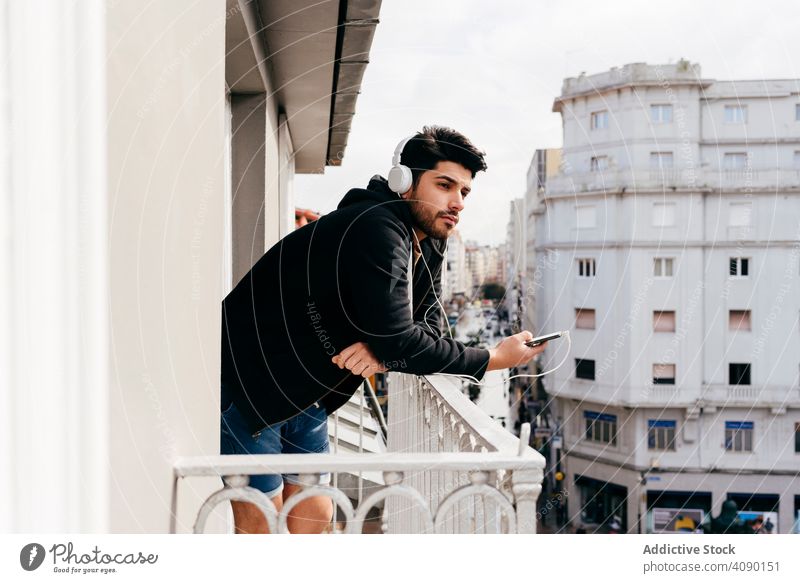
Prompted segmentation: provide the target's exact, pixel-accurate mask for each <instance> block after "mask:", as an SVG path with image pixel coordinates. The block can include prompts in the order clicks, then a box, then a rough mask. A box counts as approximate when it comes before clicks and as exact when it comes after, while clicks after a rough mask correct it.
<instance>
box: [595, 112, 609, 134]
mask: <svg viewBox="0 0 800 583" xmlns="http://www.w3.org/2000/svg"><path fill="white" fill-rule="evenodd" d="M607 127H608V111H606V110H603V111H594V112H592V129H593V130H604V129H606V128H607Z"/></svg>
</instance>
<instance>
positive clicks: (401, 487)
mask: <svg viewBox="0 0 800 583" xmlns="http://www.w3.org/2000/svg"><path fill="white" fill-rule="evenodd" d="M529 434H530V426H529V425H527V424H526V425H525V426H523V431H522V432H521V438H520V439H518V438H516V437H515V436H513V435H512V434H510V433H509V432H507V431H506V430H505V429H503V428H502V427H500V426H499V425H498V424H497V423H496V422H495V421H493V420H492V419H491V418H490V417H489V416H488V415H486V414H485V413H483V412H482V411H481V410H480V409H478V408H477V406H475V405H474V404H473V403H472V402H471V401H470V400H469V399H468V398H467V397H466V396H465V395H464V394H462V393H461V390H460V387H459V381H455V380H451V379H448V378H445V377H436V376H431V377H418V376H415V375H406V374H402V373H390V375H389V421H388V446H389V451H388V452H387V453H379V454H375V453H338V454H275V455H256V456H236V455H226V456H202V457H186V458H180V459H178V460H177V461H176V462H175V464H174V476H173V479H174V483H173V492H172V514H171V522H170V531H171V532H176V512H177V492H178V482H179V480H181V479H185V478H189V477H192V476H219V477H221V478H222V479H223V488H222V489H220V490H218V491H217V492H214V493H213V494H212V495H211V496H209V497H208V498H207V499H206V500H205V502H204V503H203V505H202V506H201V508H200V510H199V511H198V515H197V518H196V521H195V524H194V532H195V533H201V532H203V531H204V529H205V523H206V520H207V519H208V517H209V515H210V514H211V512H212V511H213V509H214V508H215V507H216V506H217V505H218V504H220V503H223V502H226V501H230V500H242V501H247V502H251V503H253V504H255V505H257V506H258V507H259V508H260V509H261V510H262V512H263V513H264V515H265V517H266V519H267V523H268V525H269V528H270V532H281V533H285V532H288V530H287V526H286V525H287V516H288V514H289V512H290V511H291V509H292V508H293V507H294V506H295V505H297V503H299V502H301V501H302V500H304V499H305V498H308V497H309V496H318V495H324V496H329V497H330V498H331V499H332V500H333V501H334V503H335V505H336V506H337V507H338V508H339V515H340V516H341V517H343V519H344V526H343V527H342V528H341V529H337V528H336V523H334V527H333V528H332V529H331V530H332V532H344V533H359V532H361V531H362V528H363V524H364V520H365V518H366V516H367V514H368V513H369V511H370V510H371V509H372V508H373V507H376V506H377V507H380V505H381V504H383V512H382V514H381V516H382V530H383V531H384V532H390V533H399V532H408V533H434V532H436V533H462V532H463V533H473V532H476V533H534V532H536V500H537V498H538V496H539V493H540V492H541V483H542V478H543V470H544V458H543V457H542V456H541V455H540V454H539V453H538V452H536V451H535V450H533V449H531V448H530V447H528V445H527V442H528V436H529ZM324 472H331V473H332V474H333V475H334V477H335V476H337V475H339V474H350V475H353V476H357V475H360V474H362V473H368V472H372V473H374V472H380V473H382V477H383V480H382V481H383V484H382V485H380V487H378V488H377V489H373V490H372V492H371V493H370V494H369V495H368V496H366V497H363V493H362V492H361V488H359V493H358V495H357V496H355V497H354V498H355V500H356V503H355V505H354V504H353V501H352V500H351V499H350V498H349V497H348V496H347V495H345V493H344V492H343V491H342V490H340V489H338V488H336V487H334V486H325V485H320V484H319V483H318V482H319V475H320V474H321V473H324ZM265 473H295V474H299V475H300V478H301V481H303V483H304V484H306V487H305V488H304V489H303V490H302V491H301V492H298V493H297V494H295V495H293V496H292V497H291V498H289V499H287V500H286V502H285V504H284V505H283V508H282V510H281V511H280V512H278V511H277V510H276V509H275V507H274V505H273V504H272V501H271V500H269V498H267V497H266V496H265V495H264V494H263V493H262V492H261V491H259V490H256V489H254V488H251V487H249V486H248V485H247V484H248V480H249V476H251V475H257V474H265ZM359 482H360V480H359ZM334 484H335V482H334ZM362 498H363V499H362Z"/></svg>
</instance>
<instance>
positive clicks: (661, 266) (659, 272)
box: [653, 257, 672, 277]
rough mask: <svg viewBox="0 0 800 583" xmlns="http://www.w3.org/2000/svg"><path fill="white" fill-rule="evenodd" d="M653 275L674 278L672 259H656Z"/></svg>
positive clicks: (654, 260)
mask: <svg viewBox="0 0 800 583" xmlns="http://www.w3.org/2000/svg"><path fill="white" fill-rule="evenodd" d="M653 275H655V276H656V277H672V257H656V258H654V259H653Z"/></svg>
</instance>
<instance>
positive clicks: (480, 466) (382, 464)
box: [173, 448, 544, 477]
mask: <svg viewBox="0 0 800 583" xmlns="http://www.w3.org/2000/svg"><path fill="white" fill-rule="evenodd" d="M529 449H530V448H529ZM530 452H532V453H528V452H526V454H525V455H522V456H520V455H516V454H514V455H511V454H508V453H499V452H482V453H473V452H448V453H354V454H347V453H340V454H336V455H331V454H328V453H281V454H259V455H209V456H191V457H181V458H178V459H177V460H176V461H175V463H174V465H173V471H174V474H175V476H176V477H186V476H233V475H247V474H260V473H275V474H279V473H295V474H303V473H307V474H315V473H320V472H349V471H354V470H355V471H394V472H404V471H420V470H425V471H438V470H459V471H480V470H485V471H492V470H542V469H543V468H544V458H543V457H542V456H541V455H540V454H539V453H538V452H536V451H535V450H532V449H531V450H530Z"/></svg>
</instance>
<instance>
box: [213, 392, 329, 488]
mask: <svg viewBox="0 0 800 583" xmlns="http://www.w3.org/2000/svg"><path fill="white" fill-rule="evenodd" d="M328 451H330V446H329V444H328V413H327V411H325V407H324V406H322V405H318V404H317V403H314V404H313V405H311V406H310V407H309V408H308V409H305V410H304V411H301V412H300V413H298V414H297V415H295V416H294V417H291V418H290V419H287V420H286V421H281V422H279V423H275V424H273V425H269V426H267V427H265V428H264V429H263V430H261V431H260V432H259V433H257V434H255V437H254V436H253V435H251V432H250V431H249V430H248V428H247V424H246V423H245V420H244V418H243V417H242V415H241V413H240V412H239V410H238V409H237V408H236V405H234V404H233V403H232V402H231V403H230V405H228V408H227V409H225V411H223V412H222V419H221V423H220V453H221V454H222V455H248V454H262V453H327V452H328ZM284 481H286V482H288V483H290V484H298V485H299V484H300V481H299V479H298V476H297V474H283V475H282V476H281V475H280V474H259V475H252V476H250V484H249V485H250V486H251V487H253V488H256V489H257V490H261V491H262V492H264V493H265V494H266V495H267V497H269V498H272V497H273V496H277V495H278V494H280V493H281V491H282V490H283V483H284ZM330 481H331V475H330V474H329V473H325V474H322V475H321V479H320V483H321V484H329V483H330Z"/></svg>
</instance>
